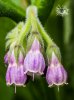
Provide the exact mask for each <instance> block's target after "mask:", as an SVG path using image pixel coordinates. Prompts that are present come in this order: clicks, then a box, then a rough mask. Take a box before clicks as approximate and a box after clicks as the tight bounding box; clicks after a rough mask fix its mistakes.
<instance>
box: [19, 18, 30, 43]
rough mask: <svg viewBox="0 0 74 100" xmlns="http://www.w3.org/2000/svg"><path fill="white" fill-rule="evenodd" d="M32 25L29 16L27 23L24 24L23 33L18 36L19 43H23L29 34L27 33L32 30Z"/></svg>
mask: <svg viewBox="0 0 74 100" xmlns="http://www.w3.org/2000/svg"><path fill="white" fill-rule="evenodd" d="M30 27H31V22H30V18H27V20H26V23H25V25H24V26H23V28H22V30H21V33H20V35H19V38H18V43H19V44H20V43H22V42H23V39H24V38H25V36H26V35H27V33H28V32H29V31H30Z"/></svg>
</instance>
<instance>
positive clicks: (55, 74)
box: [46, 52, 67, 87]
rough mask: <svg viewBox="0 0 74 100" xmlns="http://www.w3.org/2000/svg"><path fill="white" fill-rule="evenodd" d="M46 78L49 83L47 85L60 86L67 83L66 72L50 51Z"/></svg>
mask: <svg viewBox="0 0 74 100" xmlns="http://www.w3.org/2000/svg"><path fill="white" fill-rule="evenodd" d="M46 80H47V83H48V84H49V87H51V86H53V85H57V86H60V85H63V84H67V83H66V80H67V72H66V71H65V69H64V67H63V66H62V65H61V63H60V62H59V60H58V58H57V57H56V55H55V53H54V52H53V53H52V59H51V62H50V65H49V66H48V69H47V73H46Z"/></svg>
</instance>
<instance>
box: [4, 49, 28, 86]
mask: <svg viewBox="0 0 74 100" xmlns="http://www.w3.org/2000/svg"><path fill="white" fill-rule="evenodd" d="M23 65H24V58H23V55H22V53H21V52H20V54H19V58H18V62H16V58H15V54H14V51H12V53H11V56H10V62H9V64H8V69H7V72H6V84H7V85H12V84H14V85H15V86H23V85H24V84H25V82H26V80H27V76H26V74H24V66H23Z"/></svg>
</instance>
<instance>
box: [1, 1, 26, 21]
mask: <svg viewBox="0 0 74 100" xmlns="http://www.w3.org/2000/svg"><path fill="white" fill-rule="evenodd" d="M15 1H16V0H15ZM18 2H20V0H18V1H17V3H16V2H13V0H0V16H1V17H2V16H4V17H9V18H11V19H13V20H15V21H16V22H18V21H19V20H24V19H25V8H22V3H23V2H21V3H20V5H19V3H18Z"/></svg>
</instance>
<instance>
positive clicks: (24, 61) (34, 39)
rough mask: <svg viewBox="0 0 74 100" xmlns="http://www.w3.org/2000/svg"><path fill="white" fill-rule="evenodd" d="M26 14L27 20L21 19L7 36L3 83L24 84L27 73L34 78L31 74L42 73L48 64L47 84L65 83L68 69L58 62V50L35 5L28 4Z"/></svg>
mask: <svg viewBox="0 0 74 100" xmlns="http://www.w3.org/2000/svg"><path fill="white" fill-rule="evenodd" d="M26 15H27V19H26V22H25V23H23V22H20V23H19V24H18V25H17V26H16V27H15V28H14V29H13V30H12V31H11V32H9V33H8V35H7V37H6V39H7V42H6V48H8V51H7V53H6V55H5V57H4V60H5V63H6V64H7V66H8V68H7V72H6V84H7V85H12V84H14V85H15V87H16V86H24V85H25V84H26V81H27V77H28V75H29V76H32V77H33V80H34V76H40V75H42V74H44V72H45V71H44V70H45V67H46V65H47V63H48V68H47V72H46V73H45V74H46V81H47V83H48V85H49V87H51V86H53V85H57V86H59V85H62V84H66V80H67V72H66V71H65V69H64V67H63V65H62V64H61V61H60V53H59V52H58V51H59V49H58V47H57V46H56V45H55V43H54V42H53V41H52V39H51V38H50V37H49V36H48V35H47V33H46V32H45V30H44V28H43V26H42V25H41V23H40V21H39V19H38V17H37V8H36V7H35V6H30V7H28V9H27V14H26ZM30 33H31V35H29V34H30ZM25 37H26V38H27V39H26V38H25ZM24 41H26V42H24ZM28 41H29V42H28ZM44 41H45V42H46V46H45V45H44V44H45V43H44ZM42 44H43V45H42ZM54 45H55V46H54ZM45 47H47V48H45ZM46 51H47V52H46ZM45 58H46V60H45ZM15 89H16V88H15Z"/></svg>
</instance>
